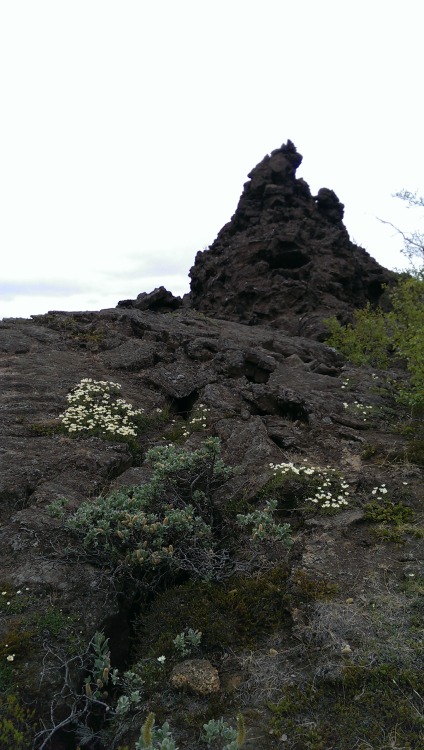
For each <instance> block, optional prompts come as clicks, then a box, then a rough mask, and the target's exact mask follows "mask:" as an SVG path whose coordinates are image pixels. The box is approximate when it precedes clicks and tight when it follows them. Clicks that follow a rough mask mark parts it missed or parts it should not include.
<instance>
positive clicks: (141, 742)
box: [135, 713, 178, 750]
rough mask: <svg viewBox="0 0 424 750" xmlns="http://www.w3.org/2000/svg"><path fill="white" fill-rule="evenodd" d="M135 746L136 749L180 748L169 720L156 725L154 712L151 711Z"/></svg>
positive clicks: (164, 749)
mask: <svg viewBox="0 0 424 750" xmlns="http://www.w3.org/2000/svg"><path fill="white" fill-rule="evenodd" d="M135 747H136V750H178V748H177V746H176V744H175V740H174V738H173V737H172V732H170V729H169V724H168V722H167V721H165V722H164V723H163V724H162V726H161V727H155V715H154V713H150V714H149V715H148V717H147V719H146V721H145V722H144V724H143V726H142V728H141V732H140V737H139V738H138V741H137V742H136V743H135Z"/></svg>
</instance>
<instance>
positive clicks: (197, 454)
mask: <svg viewBox="0 0 424 750" xmlns="http://www.w3.org/2000/svg"><path fill="white" fill-rule="evenodd" d="M147 460H148V461H149V462H150V463H151V464H152V476H151V479H150V481H149V482H147V483H146V484H144V485H141V486H135V487H129V488H126V489H120V490H116V491H115V492H112V494H110V495H109V496H108V497H105V498H103V497H99V498H96V499H95V500H91V501H89V502H86V503H84V504H83V505H81V506H80V508H79V509H78V510H77V512H76V513H75V514H74V515H73V516H72V517H71V518H69V519H68V521H67V524H66V525H67V527H68V528H69V529H71V530H73V531H74V532H75V533H76V534H77V535H78V537H79V538H80V539H81V541H82V544H83V546H84V547H85V548H86V549H88V550H91V551H94V552H95V553H96V554H97V555H98V556H99V558H100V559H102V560H108V561H109V562H112V564H113V565H114V566H118V565H124V566H127V567H128V566H129V568H131V569H132V571H133V572H137V574H138V575H139V576H140V577H143V578H144V580H145V582H148V581H150V582H151V581H152V580H153V579H156V578H157V577H158V576H161V575H163V574H164V573H166V572H167V571H168V572H170V571H173V570H177V569H186V570H189V571H191V572H193V573H195V574H198V575H200V576H202V575H205V576H207V575H210V574H211V573H212V570H213V566H214V561H215V553H216V550H217V541H216V539H215V534H214V531H215V528H216V526H217V523H218V519H217V517H216V510H215V507H214V503H213V494H214V491H215V490H216V489H217V487H219V486H220V485H221V484H222V483H223V482H225V481H226V479H227V477H228V476H229V473H230V470H229V469H228V468H226V467H225V466H224V464H223V462H222V460H221V458H220V442H219V440H218V439H217V438H208V439H206V440H205V441H204V442H203V444H202V445H201V447H200V448H198V449H197V450H194V451H189V450H187V449H185V448H183V447H180V446H175V445H165V446H160V447H158V448H154V449H152V450H150V451H149V452H148V453H147Z"/></svg>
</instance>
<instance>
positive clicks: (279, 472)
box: [269, 463, 350, 510]
mask: <svg viewBox="0 0 424 750" xmlns="http://www.w3.org/2000/svg"><path fill="white" fill-rule="evenodd" d="M269 466H270V468H271V469H272V470H273V474H274V476H275V477H276V476H286V475H288V476H290V475H297V476H301V477H304V478H313V482H311V485H312V486H311V489H312V492H311V494H309V495H308V496H307V497H305V498H304V499H305V501H306V502H310V503H314V505H319V506H320V507H321V508H323V509H325V510H339V509H340V508H342V507H343V506H345V505H349V502H348V500H347V498H348V497H349V495H350V492H349V485H348V483H347V482H346V480H345V479H344V477H343V476H341V475H340V474H339V473H338V472H336V470H335V469H331V468H330V467H329V466H327V468H325V469H322V468H321V467H319V466H295V465H294V464H293V463H283V464H270V465H269Z"/></svg>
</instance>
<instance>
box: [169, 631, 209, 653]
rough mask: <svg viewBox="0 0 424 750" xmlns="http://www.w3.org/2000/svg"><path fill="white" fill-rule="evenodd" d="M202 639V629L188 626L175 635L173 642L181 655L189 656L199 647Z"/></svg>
mask: <svg viewBox="0 0 424 750" xmlns="http://www.w3.org/2000/svg"><path fill="white" fill-rule="evenodd" d="M201 640H202V633H201V631H200V630H193V628H186V630H183V631H182V632H181V633H178V635H176V636H175V638H174V641H173V643H174V646H175V648H176V650H177V651H178V653H179V654H180V656H188V654H191V652H192V651H195V650H196V649H197V648H199V646H200V641H201Z"/></svg>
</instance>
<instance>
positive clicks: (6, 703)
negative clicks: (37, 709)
mask: <svg viewBox="0 0 424 750" xmlns="http://www.w3.org/2000/svg"><path fill="white" fill-rule="evenodd" d="M33 719H34V714H33V712H32V711H30V710H29V709H27V708H23V707H22V705H21V704H20V702H19V699H18V698H17V696H16V695H8V696H6V697H5V698H0V746H1V748H2V750H28V748H29V747H31V744H32V738H33V731H32V723H33Z"/></svg>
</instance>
